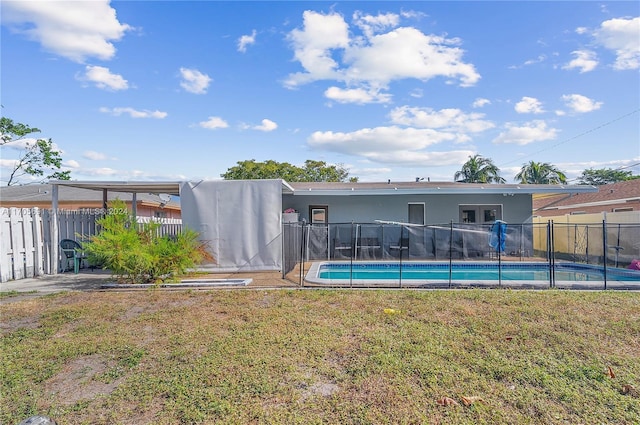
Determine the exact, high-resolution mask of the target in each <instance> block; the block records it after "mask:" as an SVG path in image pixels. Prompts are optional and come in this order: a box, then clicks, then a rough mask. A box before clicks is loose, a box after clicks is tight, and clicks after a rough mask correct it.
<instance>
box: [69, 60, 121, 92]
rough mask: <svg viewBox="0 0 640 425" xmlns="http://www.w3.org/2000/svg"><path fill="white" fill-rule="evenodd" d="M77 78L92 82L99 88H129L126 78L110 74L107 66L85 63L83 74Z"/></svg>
mask: <svg viewBox="0 0 640 425" xmlns="http://www.w3.org/2000/svg"><path fill="white" fill-rule="evenodd" d="M77 78H78V79H79V80H81V81H89V82H92V83H94V84H95V85H96V87H98V88H100V89H107V90H126V89H128V88H129V83H128V81H127V80H125V79H124V78H122V76H121V75H118V74H112V73H111V71H109V68H105V67H103V66H91V65H87V67H86V68H85V74H84V75H83V76H79V77H77Z"/></svg>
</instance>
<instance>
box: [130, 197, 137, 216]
mask: <svg viewBox="0 0 640 425" xmlns="http://www.w3.org/2000/svg"><path fill="white" fill-rule="evenodd" d="M131 195H132V198H131V214H132V215H133V219H134V220H136V221H137V220H138V194H137V193H136V192H133V193H132V194H131Z"/></svg>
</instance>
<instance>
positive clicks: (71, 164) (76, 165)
mask: <svg viewBox="0 0 640 425" xmlns="http://www.w3.org/2000/svg"><path fill="white" fill-rule="evenodd" d="M62 165H64V166H65V167H69V168H80V163H79V162H78V161H76V160H74V159H70V160H68V161H64V162H63V163H62Z"/></svg>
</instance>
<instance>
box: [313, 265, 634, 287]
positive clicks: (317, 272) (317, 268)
mask: <svg viewBox="0 0 640 425" xmlns="http://www.w3.org/2000/svg"><path fill="white" fill-rule="evenodd" d="M550 273H551V271H550V270H549V265H548V264H546V263H521V262H518V263H502V264H501V265H500V267H499V265H498V264H497V263H468V262H465V263H453V264H452V265H451V272H450V271H449V263H448V262H447V263H438V262H422V263H419V262H418V263H414V262H410V263H403V264H402V265H400V264H399V263H397V262H362V263H353V264H350V263H344V262H342V263H341V262H334V263H331V262H325V263H316V264H314V265H313V266H312V268H311V270H310V272H309V274H308V275H307V281H308V282H312V283H330V284H336V283H347V284H348V283H353V282H359V283H365V284H366V283H375V282H379V283H385V282H386V283H391V282H397V281H400V280H401V281H402V282H405V283H408V284H411V282H414V283H417V282H422V283H425V282H449V280H451V281H452V282H453V281H456V282H461V283H464V282H468V283H474V282H484V283H487V282H489V283H490V282H495V283H497V282H499V281H501V282H528V283H542V284H549V282H550ZM603 281H604V271H603V268H602V266H594V265H588V264H574V263H559V264H556V267H555V271H554V282H594V283H595V282H603ZM607 281H608V282H627V283H630V284H633V283H637V284H639V285H640V272H639V271H634V270H627V269H614V268H607Z"/></svg>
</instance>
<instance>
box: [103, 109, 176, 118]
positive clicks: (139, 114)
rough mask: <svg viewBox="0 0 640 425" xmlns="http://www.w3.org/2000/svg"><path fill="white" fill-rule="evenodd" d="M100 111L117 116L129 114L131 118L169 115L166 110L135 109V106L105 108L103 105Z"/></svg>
mask: <svg viewBox="0 0 640 425" xmlns="http://www.w3.org/2000/svg"><path fill="white" fill-rule="evenodd" d="M100 112H102V113H105V114H111V115H113V116H115V117H119V116H120V115H123V114H128V115H129V116H130V117H131V118H156V119H164V118H166V117H167V115H169V114H167V113H166V112H161V111H149V110H146V109H144V110H142V111H139V110H137V109H133V108H129V107H126V108H120V107H119V108H105V107H102V108H100Z"/></svg>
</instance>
